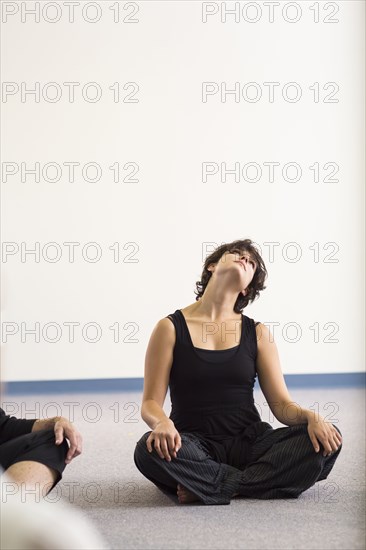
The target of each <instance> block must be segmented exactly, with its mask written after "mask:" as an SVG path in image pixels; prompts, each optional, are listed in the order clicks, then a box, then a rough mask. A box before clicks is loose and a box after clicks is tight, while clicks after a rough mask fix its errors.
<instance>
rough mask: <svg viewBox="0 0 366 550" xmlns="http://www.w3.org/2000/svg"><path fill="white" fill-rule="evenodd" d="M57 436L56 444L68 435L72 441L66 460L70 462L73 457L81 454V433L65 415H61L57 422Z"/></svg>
mask: <svg viewBox="0 0 366 550" xmlns="http://www.w3.org/2000/svg"><path fill="white" fill-rule="evenodd" d="M54 431H55V436H56V445H61V443H62V442H63V440H64V437H66V438H67V439H68V440H69V441H70V448H69V450H68V453H67V455H66V459H65V462H66V464H70V462H71V461H72V459H73V458H75V457H76V456H79V455H80V454H81V452H82V443H83V440H82V437H81V433H80V432H78V430H77V429H76V428H75V426H74V425H73V424H72V423H71V422H70V420H68V419H67V418H64V417H62V416H61V417H59V418H58V419H57V420H56V422H55V427H54Z"/></svg>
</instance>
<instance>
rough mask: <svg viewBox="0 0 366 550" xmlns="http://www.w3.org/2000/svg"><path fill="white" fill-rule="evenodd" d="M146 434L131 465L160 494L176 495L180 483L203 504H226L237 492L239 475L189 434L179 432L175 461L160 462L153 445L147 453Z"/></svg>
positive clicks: (147, 435)
mask: <svg viewBox="0 0 366 550" xmlns="http://www.w3.org/2000/svg"><path fill="white" fill-rule="evenodd" d="M150 433H151V431H149V432H146V433H145V434H144V435H143V436H142V437H141V438H140V440H139V441H138V442H137V444H136V448H135V452H134V461H135V464H136V467H137V468H138V470H139V471H140V472H141V473H142V474H143V475H144V476H145V477H146V478H147V479H149V480H150V481H152V482H153V483H154V484H155V485H156V486H157V487H159V488H160V489H161V490H162V491H164V492H168V493H176V491H177V484H178V483H181V484H182V485H183V486H184V487H186V488H187V489H188V490H189V491H191V492H192V493H194V494H195V495H197V497H198V498H199V499H200V500H201V501H202V502H203V503H204V504H230V499H231V497H232V495H233V494H234V493H235V492H237V487H238V483H239V481H240V476H241V472H240V470H237V469H236V468H233V467H232V466H229V465H228V464H219V463H218V462H216V461H215V460H213V458H212V457H211V455H210V454H209V452H208V450H207V449H206V448H205V446H204V445H203V444H202V442H201V441H200V440H199V439H198V438H197V437H196V436H195V435H194V434H192V433H188V432H181V433H180V436H181V440H182V446H181V448H180V449H179V451H178V453H177V458H174V457H172V459H171V461H170V462H169V461H167V460H166V459H165V458H160V456H159V455H158V453H157V451H156V449H155V447H154V444H153V445H152V448H153V450H152V452H151V453H149V451H148V449H147V446H146V439H147V438H148V437H149V435H150Z"/></svg>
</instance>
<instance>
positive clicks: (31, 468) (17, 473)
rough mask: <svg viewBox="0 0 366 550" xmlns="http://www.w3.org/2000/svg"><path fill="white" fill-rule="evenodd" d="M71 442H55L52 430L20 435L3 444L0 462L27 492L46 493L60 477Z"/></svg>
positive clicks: (19, 487) (18, 485)
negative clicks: (58, 443)
mask: <svg viewBox="0 0 366 550" xmlns="http://www.w3.org/2000/svg"><path fill="white" fill-rule="evenodd" d="M68 450H69V445H68V443H67V441H66V440H65V439H64V441H63V442H62V443H61V444H60V445H56V444H55V434H54V431H53V430H39V431H37V432H31V433H29V434H25V435H21V436H19V437H16V438H14V439H11V440H9V441H7V442H6V443H3V444H2V445H0V465H1V466H2V468H3V469H4V470H5V471H6V473H7V474H8V476H9V477H10V478H11V479H12V481H13V483H16V485H17V489H18V490H19V491H23V492H24V494H32V492H34V494H35V493H37V494H38V495H39V496H40V495H42V496H43V497H44V496H46V494H48V493H49V492H50V491H51V490H52V489H53V488H54V487H55V485H56V484H57V483H58V482H59V481H60V480H61V478H62V472H63V471H64V469H65V467H66V463H65V459H66V455H67V452H68Z"/></svg>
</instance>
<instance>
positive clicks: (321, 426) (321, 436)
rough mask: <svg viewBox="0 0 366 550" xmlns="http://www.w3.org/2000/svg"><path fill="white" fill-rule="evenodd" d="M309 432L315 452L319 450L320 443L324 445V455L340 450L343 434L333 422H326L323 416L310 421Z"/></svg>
mask: <svg viewBox="0 0 366 550" xmlns="http://www.w3.org/2000/svg"><path fill="white" fill-rule="evenodd" d="M308 433H309V437H310V439H311V442H312V444H313V446H314V449H315V452H318V451H319V443H318V441H319V442H320V443H322V445H323V447H324V451H323V456H328V455H330V454H332V452H335V451H337V450H338V447H339V446H340V445H341V444H342V436H341V434H340V433H339V432H338V431H337V430H336V429H335V427H334V426H333V424H332V423H331V422H326V421H325V420H324V418H323V417H322V416H318V417H317V418H316V419H312V420H309V421H308Z"/></svg>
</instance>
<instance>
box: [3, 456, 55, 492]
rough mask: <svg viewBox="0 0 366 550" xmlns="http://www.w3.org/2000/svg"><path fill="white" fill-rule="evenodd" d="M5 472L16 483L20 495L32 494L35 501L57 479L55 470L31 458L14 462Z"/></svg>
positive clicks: (49, 488)
mask: <svg viewBox="0 0 366 550" xmlns="http://www.w3.org/2000/svg"><path fill="white" fill-rule="evenodd" d="M6 473H7V475H8V476H9V477H10V478H11V480H12V481H13V482H14V483H16V484H17V488H18V491H20V494H21V496H22V497H23V496H26V495H31V494H33V495H34V496H35V499H36V502H39V501H40V499H41V497H44V496H46V495H47V494H48V493H49V492H50V490H51V489H52V488H53V487H54V486H55V485H56V482H57V481H58V479H59V473H58V472H57V471H56V470H54V469H52V468H50V467H49V466H46V465H45V464H41V463H40V462H34V461H33V460H22V461H20V462H16V463H15V464H13V465H12V466H10V467H9V468H8V469H7V470H6Z"/></svg>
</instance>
